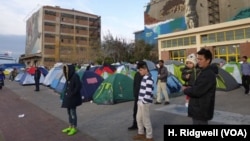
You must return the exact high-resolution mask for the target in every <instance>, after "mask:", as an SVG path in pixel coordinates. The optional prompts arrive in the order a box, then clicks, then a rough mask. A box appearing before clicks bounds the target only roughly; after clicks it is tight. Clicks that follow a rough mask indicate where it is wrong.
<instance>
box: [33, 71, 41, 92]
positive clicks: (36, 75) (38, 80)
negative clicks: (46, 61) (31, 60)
mask: <svg viewBox="0 0 250 141" xmlns="http://www.w3.org/2000/svg"><path fill="white" fill-rule="evenodd" d="M40 77H41V71H40V70H39V68H38V67H35V74H34V80H35V85H36V89H35V91H39V85H40Z"/></svg>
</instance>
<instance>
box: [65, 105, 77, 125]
mask: <svg viewBox="0 0 250 141" xmlns="http://www.w3.org/2000/svg"><path fill="white" fill-rule="evenodd" d="M67 111H68V115H69V123H70V125H71V126H74V127H76V126H77V115H76V108H67Z"/></svg>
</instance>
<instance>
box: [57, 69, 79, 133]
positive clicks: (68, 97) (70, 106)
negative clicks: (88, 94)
mask: <svg viewBox="0 0 250 141" xmlns="http://www.w3.org/2000/svg"><path fill="white" fill-rule="evenodd" d="M63 73H64V76H65V78H66V84H65V85H66V87H65V92H64V96H63V100H62V108H67V113H68V117H69V118H68V119H69V127H67V128H65V129H63V130H62V132H63V133H67V135H69V136H71V135H74V134H75V133H77V114H76V107H77V106H80V105H81V104H82V97H81V93H80V90H81V81H80V77H79V75H78V74H76V73H75V66H74V65H64V67H63Z"/></svg>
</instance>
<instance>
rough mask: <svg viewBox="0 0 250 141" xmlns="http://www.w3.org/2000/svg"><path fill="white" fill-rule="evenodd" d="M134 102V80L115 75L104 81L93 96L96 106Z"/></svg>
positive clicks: (122, 75)
mask: <svg viewBox="0 0 250 141" xmlns="http://www.w3.org/2000/svg"><path fill="white" fill-rule="evenodd" d="M132 100H134V95H133V80H132V78H130V77H128V76H126V75H124V74H120V73H115V74H113V75H110V76H109V77H108V78H106V79H104V81H103V82H102V83H101V85H100V86H99V87H98V89H97V90H96V91H95V93H94V95H93V101H94V103H96V104H104V105H111V104H117V103H120V102H126V101H132Z"/></svg>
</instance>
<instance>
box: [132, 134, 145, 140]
mask: <svg viewBox="0 0 250 141" xmlns="http://www.w3.org/2000/svg"><path fill="white" fill-rule="evenodd" d="M145 139H146V136H145V134H137V135H135V136H134V137H133V140H145Z"/></svg>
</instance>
